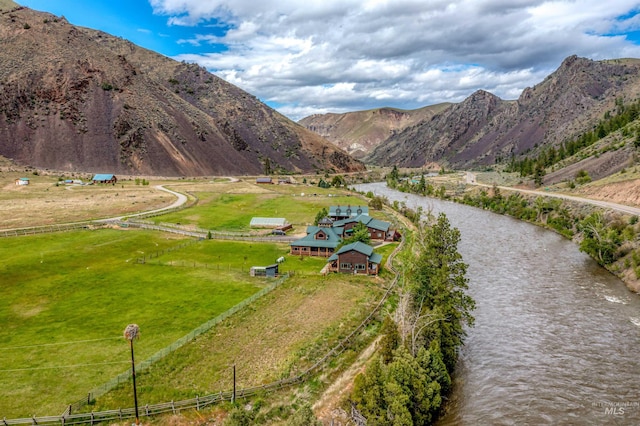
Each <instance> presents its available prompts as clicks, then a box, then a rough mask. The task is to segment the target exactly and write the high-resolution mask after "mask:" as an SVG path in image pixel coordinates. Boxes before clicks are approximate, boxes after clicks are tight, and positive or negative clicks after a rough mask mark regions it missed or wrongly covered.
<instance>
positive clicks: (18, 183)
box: [16, 178, 29, 185]
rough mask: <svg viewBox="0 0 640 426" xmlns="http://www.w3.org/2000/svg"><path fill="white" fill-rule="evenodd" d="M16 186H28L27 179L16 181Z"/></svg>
mask: <svg viewBox="0 0 640 426" xmlns="http://www.w3.org/2000/svg"><path fill="white" fill-rule="evenodd" d="M16 185H29V178H19V179H16Z"/></svg>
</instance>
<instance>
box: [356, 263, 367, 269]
mask: <svg viewBox="0 0 640 426" xmlns="http://www.w3.org/2000/svg"><path fill="white" fill-rule="evenodd" d="M365 269H367V265H365V264H363V263H356V271H364V270H365Z"/></svg>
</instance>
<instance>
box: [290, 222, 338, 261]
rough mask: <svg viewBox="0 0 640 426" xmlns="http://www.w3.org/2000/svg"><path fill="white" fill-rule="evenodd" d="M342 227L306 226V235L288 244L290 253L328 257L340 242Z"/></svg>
mask: <svg viewBox="0 0 640 426" xmlns="http://www.w3.org/2000/svg"><path fill="white" fill-rule="evenodd" d="M342 232H343V230H342V228H321V227H319V226H309V227H307V235H306V236H305V237H303V238H301V239H299V240H296V241H294V242H292V243H291V244H290V247H291V249H290V252H289V253H290V254H292V255H297V256H320V257H329V256H331V255H332V254H333V252H334V251H335V249H336V247H338V245H340V243H341V242H342V238H341V235H342Z"/></svg>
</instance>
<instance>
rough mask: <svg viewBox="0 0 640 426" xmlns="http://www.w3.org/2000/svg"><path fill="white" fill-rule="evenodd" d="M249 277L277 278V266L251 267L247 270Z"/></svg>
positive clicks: (275, 264)
mask: <svg viewBox="0 0 640 426" xmlns="http://www.w3.org/2000/svg"><path fill="white" fill-rule="evenodd" d="M249 275H251V276H252V277H267V278H275V277H277V276H278V264H277V263H274V264H273V265H268V266H252V267H251V269H250V270H249Z"/></svg>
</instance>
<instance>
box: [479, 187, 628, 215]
mask: <svg viewBox="0 0 640 426" xmlns="http://www.w3.org/2000/svg"><path fill="white" fill-rule="evenodd" d="M472 185H477V186H484V187H487V188H492V187H493V185H488V184H484V183H474V184H472ZM498 188H500V189H501V190H505V191H517V192H522V193H525V194H532V195H540V196H543V197H554V198H561V199H563V200H571V201H577V202H579V203H588V204H593V205H594V206H598V207H604V208H606V209H611V210H616V211H619V212H622V213H628V214H635V215H640V208H638V207H631V206H625V205H624V204H617V203H612V202H610V201H602V200H593V199H591V198H584V197H576V196H574V195H565V194H558V193H554V192H547V191H534V190H530V189H519V188H512V187H510V186H498Z"/></svg>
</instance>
